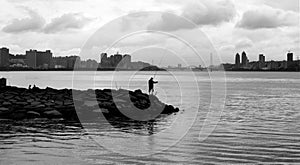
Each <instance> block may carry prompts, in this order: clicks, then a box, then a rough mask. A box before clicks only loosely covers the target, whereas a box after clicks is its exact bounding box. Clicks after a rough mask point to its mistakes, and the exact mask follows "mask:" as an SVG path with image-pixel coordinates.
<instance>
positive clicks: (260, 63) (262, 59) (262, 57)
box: [258, 54, 266, 69]
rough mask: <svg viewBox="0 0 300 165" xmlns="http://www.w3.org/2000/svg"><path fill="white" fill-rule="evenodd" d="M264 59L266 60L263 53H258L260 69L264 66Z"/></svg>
mask: <svg viewBox="0 0 300 165" xmlns="http://www.w3.org/2000/svg"><path fill="white" fill-rule="evenodd" d="M265 61H266V58H265V56H264V55H263V54H260V55H259V65H258V67H259V69H262V68H263V67H264V66H265Z"/></svg>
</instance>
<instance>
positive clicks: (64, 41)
mask: <svg viewBox="0 0 300 165" xmlns="http://www.w3.org/2000/svg"><path fill="white" fill-rule="evenodd" d="M0 3H1V5H0V6H1V7H0V12H1V14H0V36H1V39H0V47H8V48H9V49H10V53H12V54H24V52H25V51H26V50H28V49H37V50H47V49H50V50H52V52H53V55H54V56H68V55H80V56H81V57H82V59H87V58H92V59H96V60H98V59H99V55H100V54H101V52H107V53H109V54H114V53H116V52H120V53H121V54H123V53H128V54H131V55H132V59H133V61H137V60H143V61H146V62H151V63H152V62H153V61H154V62H153V63H154V64H161V65H177V64H178V63H182V64H183V65H196V66H197V65H208V64H209V63H210V59H211V56H212V58H213V63H214V64H218V63H234V56H235V54H236V53H241V52H242V51H246V53H247V55H248V57H249V60H250V61H256V60H258V55H259V54H260V53H263V54H264V55H265V56H266V60H285V59H286V53H287V52H288V51H291V52H294V54H295V57H294V58H295V59H297V56H300V30H299V29H300V25H299V18H300V16H299V0H184V1H183V0H143V1H141V0H126V1H124V0H0ZM211 54H212V55H211Z"/></svg>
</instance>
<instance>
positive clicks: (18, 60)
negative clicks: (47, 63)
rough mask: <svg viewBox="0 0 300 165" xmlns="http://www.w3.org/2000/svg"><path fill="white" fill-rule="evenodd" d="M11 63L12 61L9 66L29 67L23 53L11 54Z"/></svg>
mask: <svg viewBox="0 0 300 165" xmlns="http://www.w3.org/2000/svg"><path fill="white" fill-rule="evenodd" d="M9 63H10V66H9V67H17V68H26V67H27V64H26V56H25V55H21V54H17V55H12V54H11V55H10V57H9Z"/></svg>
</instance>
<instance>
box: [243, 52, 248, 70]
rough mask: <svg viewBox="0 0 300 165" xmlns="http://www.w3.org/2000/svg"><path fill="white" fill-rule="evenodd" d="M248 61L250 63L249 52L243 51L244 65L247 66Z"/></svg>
mask: <svg viewBox="0 0 300 165" xmlns="http://www.w3.org/2000/svg"><path fill="white" fill-rule="evenodd" d="M248 63H249V60H248V57H247V54H246V52H243V53H242V66H243V67H247V66H248Z"/></svg>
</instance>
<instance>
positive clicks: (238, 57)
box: [235, 53, 241, 68]
mask: <svg viewBox="0 0 300 165" xmlns="http://www.w3.org/2000/svg"><path fill="white" fill-rule="evenodd" d="M240 65H241V57H240V54H239V53H237V54H236V55H235V67H236V68H240Z"/></svg>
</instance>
